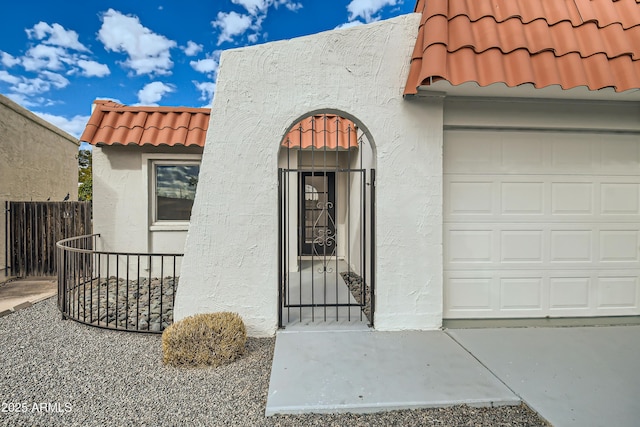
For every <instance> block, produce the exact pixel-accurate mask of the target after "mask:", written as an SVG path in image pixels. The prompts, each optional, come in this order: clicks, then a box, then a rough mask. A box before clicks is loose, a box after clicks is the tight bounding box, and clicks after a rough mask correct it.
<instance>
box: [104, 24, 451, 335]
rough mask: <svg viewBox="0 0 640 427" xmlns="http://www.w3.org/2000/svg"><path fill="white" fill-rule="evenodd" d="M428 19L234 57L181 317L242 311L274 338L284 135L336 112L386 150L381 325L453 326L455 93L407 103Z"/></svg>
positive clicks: (226, 64)
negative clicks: (450, 164) (447, 278)
mask: <svg viewBox="0 0 640 427" xmlns="http://www.w3.org/2000/svg"><path fill="white" fill-rule="evenodd" d="M419 21H420V15H418V14H411V15H405V16H401V17H398V18H394V19H391V20H388V21H383V22H378V23H374V24H369V25H363V26H359V27H354V28H349V29H342V30H334V31H330V32H325V33H321V34H317V35H313V36H309V37H303V38H297V39H293V40H288V41H281V42H275V43H269V44H265V45H260V46H252V47H247V48H242V49H234V50H230V51H226V52H224V53H223V54H222V57H221V67H220V74H219V77H218V80H217V88H216V95H215V99H214V104H213V108H212V113H211V122H210V126H209V131H208V134H207V143H206V146H205V152H204V157H203V163H202V169H201V172H200V181H199V185H198V190H197V195H196V201H195V204H194V209H193V213H192V220H191V227H190V230H189V234H188V237H187V243H186V253H185V259H184V261H183V271H182V275H181V279H180V287H179V289H178V293H177V299H176V307H175V318H176V320H179V319H181V318H184V317H186V316H189V315H193V314H196V313H201V312H214V311H223V310H230V311H235V312H238V313H239V314H240V315H241V316H242V317H243V319H244V321H245V323H246V325H247V327H248V332H249V334H250V335H253V336H266V335H272V334H273V333H274V332H275V330H276V326H277V306H278V301H277V286H278V283H277V282H278V276H277V267H278V252H277V251H278V232H277V225H278V210H277V200H278V188H277V167H278V149H279V143H280V141H281V140H282V137H283V135H284V134H285V133H286V132H287V130H288V128H289V127H290V126H292V125H293V124H294V123H296V122H297V121H298V120H299V119H300V118H302V117H303V116H306V115H308V114H309V113H312V112H317V111H330V112H337V113H340V114H341V115H342V116H344V117H347V118H350V119H353V120H355V121H356V122H357V123H358V124H359V125H360V127H361V129H363V130H365V131H367V132H368V139H369V141H371V142H372V143H373V144H374V146H375V152H376V165H377V166H376V167H377V187H376V191H377V196H376V197H377V209H376V220H377V232H376V243H377V246H376V254H377V258H376V263H377V275H376V289H377V292H376V295H377V296H376V313H375V327H376V329H379V330H399V329H434V328H438V327H440V326H441V319H442V136H443V135H442V120H443V106H442V100H441V99H439V98H437V97H436V98H433V99H431V100H426V101H425V100H421V101H420V102H411V101H406V100H404V99H403V97H402V92H403V88H404V84H405V81H406V76H407V73H408V67H409V58H410V55H411V51H412V49H413V46H414V43H415V36H416V34H417V28H418V24H419ZM94 167H95V166H94Z"/></svg>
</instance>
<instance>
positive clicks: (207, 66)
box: [189, 58, 218, 74]
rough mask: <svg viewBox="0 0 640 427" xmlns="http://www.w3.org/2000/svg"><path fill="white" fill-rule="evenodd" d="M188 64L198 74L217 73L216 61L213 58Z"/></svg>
mask: <svg viewBox="0 0 640 427" xmlns="http://www.w3.org/2000/svg"><path fill="white" fill-rule="evenodd" d="M189 64H190V65H191V67H193V69H194V70H196V71H198V72H200V73H205V74H210V73H217V72H218V61H217V60H216V59H214V58H206V59H199V60H197V61H191V62H190V63H189Z"/></svg>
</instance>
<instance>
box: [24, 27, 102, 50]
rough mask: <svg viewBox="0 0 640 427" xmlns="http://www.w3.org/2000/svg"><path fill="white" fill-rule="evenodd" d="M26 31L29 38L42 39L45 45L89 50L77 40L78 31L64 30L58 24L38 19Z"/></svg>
mask: <svg viewBox="0 0 640 427" xmlns="http://www.w3.org/2000/svg"><path fill="white" fill-rule="evenodd" d="M26 32H27V36H28V37H29V38H30V39H36V40H44V41H43V43H44V44H47V45H52V46H59V47H63V48H66V49H73V50H77V51H80V52H89V49H87V48H86V47H85V46H84V45H83V44H82V43H80V41H79V40H78V33H76V32H75V31H73V30H66V29H65V28H64V27H63V26H62V25H60V24H56V23H54V24H53V25H49V24H47V23H46V22H42V21H40V22H38V23H37V24H36V25H34V26H33V28H31V29H27V30H26Z"/></svg>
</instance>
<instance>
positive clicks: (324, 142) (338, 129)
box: [282, 114, 358, 150]
mask: <svg viewBox="0 0 640 427" xmlns="http://www.w3.org/2000/svg"><path fill="white" fill-rule="evenodd" d="M282 146H283V147H286V148H297V147H300V149H301V150H311V149H315V150H325V149H326V150H348V149H350V148H358V127H357V126H356V124H355V123H354V122H352V121H351V120H349V119H345V118H343V117H340V116H336V115H334V114H318V115H315V116H310V117H306V118H304V119H302V120H300V121H299V122H298V123H296V124H295V125H294V126H293V127H292V128H291V130H290V131H289V133H287V135H286V136H285V137H284V139H283V140H282Z"/></svg>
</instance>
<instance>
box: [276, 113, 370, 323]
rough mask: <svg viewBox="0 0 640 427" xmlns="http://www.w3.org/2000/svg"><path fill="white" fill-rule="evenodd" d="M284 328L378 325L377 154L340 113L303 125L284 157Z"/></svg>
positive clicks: (283, 148)
mask: <svg viewBox="0 0 640 427" xmlns="http://www.w3.org/2000/svg"><path fill="white" fill-rule="evenodd" d="M278 161H279V179H278V183H279V193H278V194H279V228H278V229H279V281H280V282H279V287H278V290H279V311H278V312H279V326H280V327H286V326H288V325H294V324H296V325H299V324H303V325H310V324H317V323H327V322H330V323H338V324H353V323H362V324H368V325H369V326H372V325H373V320H374V309H375V298H374V295H375V276H374V271H375V268H374V267H375V259H374V255H375V253H374V243H375V241H374V232H373V231H374V225H375V150H374V147H373V145H372V142H371V141H370V138H368V137H367V132H365V131H364V130H363V128H362V126H359V125H358V123H357V122H356V121H354V120H352V119H349V118H346V117H344V116H342V115H339V114H329V113H320V114H312V115H309V116H306V117H304V118H302V119H301V120H299V121H297V122H296V123H295V124H293V126H291V128H290V130H289V131H288V132H287V134H286V135H285V136H284V138H283V139H282V141H281V144H280V152H279V159H278Z"/></svg>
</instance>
